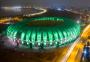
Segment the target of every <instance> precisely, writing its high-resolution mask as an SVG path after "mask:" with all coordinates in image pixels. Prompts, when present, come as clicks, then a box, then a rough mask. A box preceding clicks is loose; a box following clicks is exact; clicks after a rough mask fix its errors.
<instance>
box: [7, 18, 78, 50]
mask: <svg viewBox="0 0 90 62" xmlns="http://www.w3.org/2000/svg"><path fill="white" fill-rule="evenodd" d="M79 33H80V24H78V23H76V22H75V21H74V20H73V19H70V18H66V17H37V18H25V19H23V21H22V22H19V23H16V24H13V25H10V26H9V27H8V29H7V36H8V37H9V38H11V39H13V42H15V41H16V40H17V39H19V41H20V46H21V47H26V48H31V49H40V48H41V49H48V48H56V47H61V46H63V45H68V44H70V43H71V42H73V41H74V40H75V39H76V38H77V37H78V36H79Z"/></svg>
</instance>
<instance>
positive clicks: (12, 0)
mask: <svg viewBox="0 0 90 62" xmlns="http://www.w3.org/2000/svg"><path fill="white" fill-rule="evenodd" d="M0 5H1V6H20V5H22V6H28V5H31V6H40V7H72V6H74V7H77V8H79V7H90V0H0Z"/></svg>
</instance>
